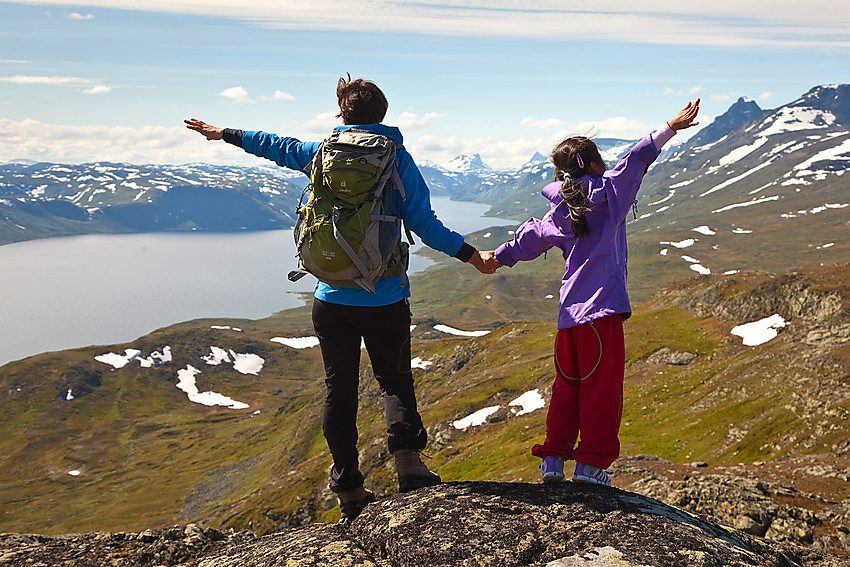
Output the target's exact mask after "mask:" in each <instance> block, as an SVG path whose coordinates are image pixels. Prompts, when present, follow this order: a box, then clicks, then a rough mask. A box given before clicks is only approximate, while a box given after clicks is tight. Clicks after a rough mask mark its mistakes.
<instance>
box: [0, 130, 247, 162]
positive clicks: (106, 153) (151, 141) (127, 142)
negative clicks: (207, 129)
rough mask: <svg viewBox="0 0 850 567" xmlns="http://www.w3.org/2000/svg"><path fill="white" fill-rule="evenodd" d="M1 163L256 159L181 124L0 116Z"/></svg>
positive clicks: (236, 160)
mask: <svg viewBox="0 0 850 567" xmlns="http://www.w3.org/2000/svg"><path fill="white" fill-rule="evenodd" d="M0 132H3V133H4V134H3V136H0V162H6V161H11V160H14V159H30V160H35V161H48V162H57V163H89V162H94V161H114V162H126V163H160V164H172V163H190V162H204V163H214V164H230V165H234V164H235V165H257V159H256V158H255V157H253V156H251V155H249V154H247V153H245V152H243V151H242V150H240V149H239V148H235V147H233V146H231V145H230V144H225V143H206V142H205V141H204V139H203V137H202V136H198V135H197V134H196V133H195V132H191V131H189V130H187V129H186V128H184V127H182V126H174V127H163V126H143V127H139V128H134V127H124V126H112V127H109V126H70V125H65V124H47V123H43V122H38V121H35V120H22V121H14V120H8V119H4V118H0Z"/></svg>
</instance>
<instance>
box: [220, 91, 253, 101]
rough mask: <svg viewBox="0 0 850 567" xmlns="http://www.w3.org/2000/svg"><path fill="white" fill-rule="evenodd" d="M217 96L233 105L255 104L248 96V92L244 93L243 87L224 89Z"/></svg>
mask: <svg viewBox="0 0 850 567" xmlns="http://www.w3.org/2000/svg"><path fill="white" fill-rule="evenodd" d="M218 94H219V95H220V96H223V97H224V98H226V99H228V100H230V102H231V103H233V104H247V103H252V102H255V101H254V99H252V98H251V97H249V96H248V91H246V90H245V88H244V87H230V88H229V89H224V90H223V91H221V92H220V93H218Z"/></svg>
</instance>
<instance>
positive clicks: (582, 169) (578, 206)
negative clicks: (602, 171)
mask: <svg viewBox="0 0 850 567" xmlns="http://www.w3.org/2000/svg"><path fill="white" fill-rule="evenodd" d="M551 157H552V163H553V164H555V181H561V182H562V185H561V191H560V193H561V197H563V199H564V202H565V203H566V204H567V206H568V207H569V211H570V224H571V225H572V229H573V234H575V235H576V236H577V237H579V238H581V237H582V236H584V235H586V234H587V233H588V232H589V231H590V227H589V226H588V224H587V216H586V214H587V213H588V212H589V211H590V207H589V206H588V204H587V188H586V187H585V186H584V185H583V184H581V183H579V182H578V181H576V179H578V178H579V177H581V176H583V175H587V174H589V173H591V171H590V164H592V163H594V162H596V163H601V164H603V165H604V164H605V162H604V161H603V160H602V156H600V155H599V149H598V148H597V147H596V144H594V143H593V140H591V139H589V138H584V137H574V138H567V139H566V140H564V141H563V142H561V143H560V144H558V146H557V147H555V149H554V150H553V151H552V156H551Z"/></svg>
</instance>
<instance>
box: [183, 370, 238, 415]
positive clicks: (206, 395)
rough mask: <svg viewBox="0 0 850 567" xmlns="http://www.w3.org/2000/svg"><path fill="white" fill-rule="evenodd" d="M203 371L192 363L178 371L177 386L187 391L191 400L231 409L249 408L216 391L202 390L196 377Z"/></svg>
mask: <svg viewBox="0 0 850 567" xmlns="http://www.w3.org/2000/svg"><path fill="white" fill-rule="evenodd" d="M200 373H201V371H200V370H198V369H197V368H195V367H194V366H192V365H191V364H190V365H188V366H186V368H184V369H182V370H178V371H177V388H178V389H180V390H182V391H184V392H186V395H187V396H188V398H189V401H191V402H195V403H196V404H201V405H205V406H224V407H227V408H230V409H247V408H248V404H246V403H243V402H237V401H236V400H234V399H232V398H229V397H227V396H223V395H221V394H218V393H216V392H209V391H207V392H200V391H199V390H198V386H197V384H196V380H195V377H196V376H197V375H198V374H200Z"/></svg>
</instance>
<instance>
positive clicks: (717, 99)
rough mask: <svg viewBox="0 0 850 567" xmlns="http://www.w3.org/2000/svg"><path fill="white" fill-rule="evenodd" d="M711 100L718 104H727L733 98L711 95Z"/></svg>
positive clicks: (723, 95)
mask: <svg viewBox="0 0 850 567" xmlns="http://www.w3.org/2000/svg"><path fill="white" fill-rule="evenodd" d="M710 98H711V100H713V101H716V102H727V101H729V100H730V99H731V98H732V97H731V96H729V95H728V94H713V95H711V97H710Z"/></svg>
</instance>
